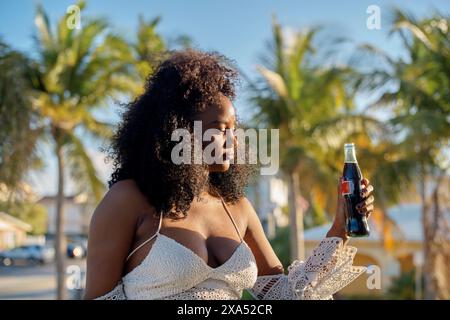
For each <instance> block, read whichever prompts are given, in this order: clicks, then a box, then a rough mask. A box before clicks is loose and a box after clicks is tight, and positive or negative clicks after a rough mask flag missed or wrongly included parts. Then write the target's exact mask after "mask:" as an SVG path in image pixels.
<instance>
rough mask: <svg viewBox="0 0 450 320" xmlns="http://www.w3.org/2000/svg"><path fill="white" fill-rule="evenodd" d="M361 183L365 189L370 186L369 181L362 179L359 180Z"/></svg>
mask: <svg viewBox="0 0 450 320" xmlns="http://www.w3.org/2000/svg"><path fill="white" fill-rule="evenodd" d="M361 182H362V183H363V185H365V186H366V187H367V186H368V185H370V181H369V179H366V178H363V179H362V180H361Z"/></svg>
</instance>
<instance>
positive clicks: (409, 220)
mask: <svg viewBox="0 0 450 320" xmlns="http://www.w3.org/2000/svg"><path fill="white" fill-rule="evenodd" d="M388 215H389V217H391V218H392V219H393V220H394V222H395V224H396V226H397V227H398V229H394V230H392V232H391V237H392V239H391V241H390V242H391V245H390V248H389V249H386V247H385V242H384V241H383V238H382V235H381V233H380V228H379V227H377V226H376V225H374V223H373V219H371V220H369V224H370V229H371V232H370V236H369V237H365V238H352V239H350V241H349V245H351V246H355V247H357V248H358V252H357V254H356V257H355V259H354V265H359V266H367V267H368V266H371V265H373V266H378V267H379V268H380V275H381V288H380V290H377V289H372V290H369V289H368V287H367V280H368V277H370V276H371V275H372V274H371V273H367V274H364V275H361V276H360V277H359V278H358V279H356V280H355V281H354V282H352V283H351V284H350V285H348V286H347V287H345V288H343V289H342V290H341V291H340V294H342V295H364V296H367V295H369V296H378V295H381V294H384V293H386V291H387V290H388V289H389V287H390V285H391V283H392V280H393V278H394V277H398V276H400V275H401V274H404V273H407V272H410V271H412V270H414V269H415V270H416V271H418V272H419V274H420V273H421V272H422V265H423V229H422V221H421V205H420V204H416V203H408V204H400V205H397V206H394V207H392V208H390V209H389V210H388ZM448 217H450V212H449V213H448ZM329 228H330V224H326V225H322V226H319V227H315V228H312V229H309V230H306V231H305V248H306V253H307V256H308V255H310V254H311V252H312V250H313V249H314V248H315V247H316V246H317V245H318V244H319V242H320V240H322V239H323V238H324V237H325V235H326V233H327V231H328V230H329ZM372 270H373V269H372Z"/></svg>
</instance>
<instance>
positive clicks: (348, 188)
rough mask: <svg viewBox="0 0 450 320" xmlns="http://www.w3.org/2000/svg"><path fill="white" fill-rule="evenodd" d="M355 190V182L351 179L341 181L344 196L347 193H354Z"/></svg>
mask: <svg viewBox="0 0 450 320" xmlns="http://www.w3.org/2000/svg"><path fill="white" fill-rule="evenodd" d="M353 190H355V188H354V186H353V182H352V181H351V180H348V181H347V180H342V181H341V193H342V195H343V196H345V195H347V194H353Z"/></svg>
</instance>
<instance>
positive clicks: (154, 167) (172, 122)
mask: <svg viewBox="0 0 450 320" xmlns="http://www.w3.org/2000/svg"><path fill="white" fill-rule="evenodd" d="M237 81H238V73H237V71H236V69H235V68H234V67H233V66H232V64H231V63H230V61H229V60H228V59H227V58H225V57H224V56H223V55H220V54H218V53H216V52H201V51H197V50H193V49H186V50H182V51H173V52H170V53H169V57H168V58H167V59H166V60H164V61H162V62H161V63H160V64H159V65H158V67H157V68H156V70H155V72H154V73H153V74H152V75H151V76H150V77H149V78H148V79H147V81H146V85H145V91H144V93H143V94H142V95H141V96H139V97H138V98H137V99H136V100H134V101H133V102H131V103H129V104H127V105H126V106H125V108H126V109H125V112H124V113H123V116H122V121H121V123H120V125H119V128H118V130H117V132H116V134H115V135H114V137H113V142H112V145H111V148H110V150H109V156H110V158H112V159H113V162H114V163H113V164H114V172H113V174H112V177H111V180H110V181H109V186H110V187H112V185H113V184H114V183H116V182H118V181H121V180H124V179H133V180H134V181H135V182H136V184H137V186H138V188H139V189H140V191H141V192H142V193H143V194H144V196H145V197H146V198H147V200H148V201H149V203H150V204H151V205H152V206H153V207H154V208H155V209H156V210H157V212H160V213H162V214H164V215H166V216H171V217H172V218H175V219H177V218H183V217H185V216H186V215H187V212H188V210H189V208H190V205H191V203H192V201H193V200H194V198H195V197H199V195H200V193H201V192H202V191H203V190H205V188H209V189H210V190H211V189H213V190H215V192H216V193H219V194H220V196H221V197H222V198H223V199H224V200H225V201H226V202H228V203H235V202H237V201H238V200H239V199H240V198H241V197H243V196H244V189H245V187H246V185H247V183H248V181H249V178H250V177H251V176H252V174H253V173H255V171H256V167H255V166H253V165H249V164H231V165H230V168H229V169H228V170H227V171H225V172H209V171H208V167H207V165H205V164H198V165H195V164H174V163H173V162H172V161H171V157H170V156H171V150H172V149H173V147H174V146H175V145H176V144H177V143H178V142H175V141H171V135H172V132H173V131H174V130H175V129H178V128H185V129H187V130H189V131H190V132H191V133H193V128H194V125H193V117H194V116H195V115H196V114H198V113H200V112H202V111H204V110H205V109H206V108H208V106H210V105H212V104H214V103H217V102H218V99H219V97H220V96H221V95H224V96H226V97H227V98H229V99H230V100H233V99H234V98H235V95H236V92H235V87H236V84H237ZM191 136H193V135H191Z"/></svg>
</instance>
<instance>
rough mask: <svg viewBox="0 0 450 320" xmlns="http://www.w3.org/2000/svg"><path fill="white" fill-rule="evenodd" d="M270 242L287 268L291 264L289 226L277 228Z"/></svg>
mask: <svg viewBox="0 0 450 320" xmlns="http://www.w3.org/2000/svg"><path fill="white" fill-rule="evenodd" d="M270 244H271V246H272V248H273V250H274V251H275V253H276V255H277V256H278V258H279V259H280V261H281V263H282V264H283V266H284V267H285V268H286V267H287V266H289V265H290V264H291V256H290V241H289V227H283V228H277V230H276V236H275V238H273V239H271V240H270Z"/></svg>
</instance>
